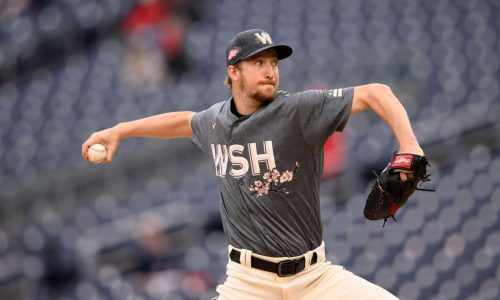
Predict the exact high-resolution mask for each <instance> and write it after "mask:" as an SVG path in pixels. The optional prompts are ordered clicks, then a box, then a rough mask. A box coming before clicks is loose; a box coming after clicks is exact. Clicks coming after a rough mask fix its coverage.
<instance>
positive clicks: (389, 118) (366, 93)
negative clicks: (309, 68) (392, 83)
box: [352, 84, 423, 155]
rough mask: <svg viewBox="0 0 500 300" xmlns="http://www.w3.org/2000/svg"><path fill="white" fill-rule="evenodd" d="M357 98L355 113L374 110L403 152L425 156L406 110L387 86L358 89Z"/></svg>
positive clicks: (378, 85) (375, 85) (354, 103)
mask: <svg viewBox="0 0 500 300" xmlns="http://www.w3.org/2000/svg"><path fill="white" fill-rule="evenodd" d="M355 98H356V101H354V102H353V108H352V112H353V113H357V112H360V111H363V110H365V109H371V110H373V111H374V112H375V113H376V114H377V115H378V116H379V117H380V118H381V119H383V120H384V121H385V122H386V123H387V125H388V126H389V128H390V129H391V130H392V132H393V133H394V136H395V137H396V140H397V141H398V143H399V147H400V148H399V150H400V151H401V152H409V153H413V154H419V155H421V154H423V151H422V149H421V148H420V146H419V143H418V141H417V138H416V137H415V134H414V133H413V129H412V127H411V124H410V119H409V117H408V114H407V113H406V110H405V108H404V107H403V105H402V104H401V102H400V101H399V100H398V99H397V97H396V96H395V95H394V94H393V92H392V91H391V89H390V88H389V87H388V86H387V85H384V84H369V85H364V86H359V87H356V89H355Z"/></svg>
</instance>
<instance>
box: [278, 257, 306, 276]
mask: <svg viewBox="0 0 500 300" xmlns="http://www.w3.org/2000/svg"><path fill="white" fill-rule="evenodd" d="M299 264H300V261H299V260H294V259H289V260H283V261H280V262H279V263H278V276H279V277H288V276H292V275H295V274H297V273H298V272H300V271H302V270H303V269H304V268H302V269H301V270H298V269H299V268H297V266H299Z"/></svg>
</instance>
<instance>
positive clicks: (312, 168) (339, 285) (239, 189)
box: [82, 29, 427, 300]
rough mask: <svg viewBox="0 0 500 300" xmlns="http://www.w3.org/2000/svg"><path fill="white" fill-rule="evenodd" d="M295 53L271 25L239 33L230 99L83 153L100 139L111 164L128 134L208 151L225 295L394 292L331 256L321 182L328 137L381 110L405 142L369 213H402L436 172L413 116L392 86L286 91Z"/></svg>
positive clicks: (113, 134) (232, 51) (138, 124)
mask: <svg viewBox="0 0 500 300" xmlns="http://www.w3.org/2000/svg"><path fill="white" fill-rule="evenodd" d="M291 54H292V48H290V47H289V46H287V45H283V44H275V43H274V42H273V40H272V38H271V36H270V35H269V34H268V33H267V32H265V31H263V30H259V29H253V30H247V31H243V32H240V33H238V34H237V35H236V36H235V37H234V38H233V39H232V40H231V41H230V42H229V45H228V46H227V50H226V64H227V77H226V80H225V83H226V84H227V85H228V87H229V89H230V90H231V94H232V97H231V98H230V99H228V100H226V101H222V102H219V103H217V104H214V105H213V106H212V107H210V108H208V109H206V110H204V111H201V112H197V113H195V112H189V111H183V112H172V113H165V114H160V115H155V116H152V117H149V118H145V119H139V120H135V121H130V122H124V123H119V124H117V125H116V126H114V127H112V128H108V129H105V130H102V131H99V132H95V133H93V134H92V135H91V136H90V138H89V139H88V140H87V141H85V142H84V143H83V145H82V156H83V158H85V159H88V149H89V147H90V146H92V145H93V144H96V143H101V144H103V145H105V146H106V148H107V150H108V154H107V157H106V159H105V162H111V161H112V159H113V156H114V154H115V152H116V150H117V148H118V145H119V143H120V142H121V141H122V140H124V139H127V138H130V137H151V138H167V139H172V138H191V139H192V141H193V142H194V144H196V145H197V146H198V147H199V148H201V150H203V152H205V153H206V155H207V158H208V159H209V160H210V161H211V162H213V172H214V175H215V176H216V177H217V183H218V186H219V189H220V211H221V218H222V223H223V227H224V231H225V234H226V236H227V239H228V242H229V246H228V264H227V279H226V281H225V282H224V283H223V284H221V285H219V286H218V287H217V292H218V297H217V298H216V299H220V300H235V299H238V300H247V299H248V300H255V299H265V300H278V299H280V300H281V299H290V300H291V299H301V300H302V299H314V300H321V299H328V300H332V299H338V300H340V299H353V300H354V299H355V300H365V299H366V300H368V299H380V300H388V299H396V297H395V296H393V295H392V294H390V293H389V292H387V291H386V290H384V289H383V288H381V287H379V286H377V285H375V284H372V283H370V282H368V281H366V280H364V279H362V278H360V277H358V276H356V275H354V274H352V273H351V272H349V271H347V270H345V269H344V268H343V267H341V266H339V265H335V264H334V263H332V262H330V261H328V260H327V259H326V257H325V246H324V245H325V244H324V242H323V236H322V225H321V221H320V204H319V190H320V180H321V175H322V166H323V145H324V143H325V141H326V140H327V138H328V137H329V136H330V135H331V134H332V133H334V132H336V131H342V130H343V129H344V127H345V126H346V124H347V121H348V119H349V117H350V116H352V115H355V114H357V113H359V112H361V111H364V110H367V109H371V110H373V111H374V112H375V113H376V114H377V115H378V116H379V117H380V118H381V119H382V120H384V121H385V122H386V123H387V125H388V126H389V127H390V128H391V130H392V132H393V133H394V136H395V138H396V139H397V141H398V143H399V151H398V152H397V153H395V154H394V156H393V158H392V159H391V162H390V163H389V165H388V167H387V168H386V169H385V170H384V172H382V174H380V176H379V177H378V179H377V181H376V183H375V185H374V187H373V191H372V193H370V196H369V197H368V200H367V203H366V207H365V211H364V213H365V216H366V217H367V218H370V219H387V218H388V217H393V216H394V214H395V213H396V211H397V209H398V208H399V207H401V206H402V205H404V203H405V202H406V199H408V197H409V196H410V195H411V193H412V192H413V191H414V190H415V188H416V184H417V183H418V182H419V181H425V180H426V179H427V177H426V175H425V166H426V164H427V161H426V160H425V157H424V154H423V151H422V149H421V148H420V146H419V144H418V141H417V139H416V138H415V135H414V134H413V131H412V128H411V125H410V121H409V118H408V115H407V113H406V111H405V109H404V108H403V106H402V105H401V103H400V102H399V101H398V99H397V98H396V97H395V95H394V94H393V93H392V92H391V89H390V88H389V87H388V86H386V85H383V84H367V85H362V86H356V87H348V88H338V89H332V90H308V91H303V92H299V93H291V92H286V91H283V90H279V89H278V87H279V83H280V76H279V68H278V62H279V61H280V60H282V59H285V58H287V57H289V56H290V55H291ZM377 176H378V175H377ZM405 184H408V186H406V185H405ZM393 186H397V187H398V188H393Z"/></svg>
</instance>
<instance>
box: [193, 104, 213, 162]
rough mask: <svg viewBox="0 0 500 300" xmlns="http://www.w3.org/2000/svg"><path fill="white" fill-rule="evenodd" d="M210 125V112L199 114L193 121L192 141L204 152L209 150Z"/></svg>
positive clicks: (205, 111)
mask: <svg viewBox="0 0 500 300" xmlns="http://www.w3.org/2000/svg"><path fill="white" fill-rule="evenodd" d="M209 123H210V120H209V112H208V110H204V111H201V112H197V113H196V114H195V115H194V116H193V118H192V119H191V128H192V129H193V136H192V138H191V141H192V142H193V143H194V144H195V145H196V146H198V147H199V148H200V149H201V150H203V151H204V152H206V150H207V148H208V132H209V128H210V124H209Z"/></svg>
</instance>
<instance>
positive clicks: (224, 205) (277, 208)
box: [192, 88, 354, 257]
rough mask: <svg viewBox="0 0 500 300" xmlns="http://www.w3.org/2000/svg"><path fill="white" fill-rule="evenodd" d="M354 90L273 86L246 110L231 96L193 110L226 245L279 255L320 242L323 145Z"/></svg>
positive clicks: (344, 116)
mask: <svg viewBox="0 0 500 300" xmlns="http://www.w3.org/2000/svg"><path fill="white" fill-rule="evenodd" d="M353 94H354V92H353V88H345V89H336V90H311V91H305V92H300V93H288V92H284V91H278V92H277V95H276V98H275V99H274V101H272V102H271V103H269V104H268V105H265V106H263V107H261V108H259V109H258V110H257V111H255V112H254V113H253V114H251V115H248V116H243V117H238V116H236V115H235V114H234V113H232V112H231V102H232V101H233V100H232V99H230V100H227V101H225V102H220V103H217V104H215V105H213V106H212V107H210V108H209V109H207V110H205V111H202V112H199V113H197V114H195V115H194V116H193V119H192V128H193V142H194V143H195V144H196V145H197V146H199V147H200V148H201V149H202V150H203V151H204V152H205V153H207V154H208V155H209V157H210V160H212V161H213V167H214V173H215V175H216V176H217V183H218V185H219V189H220V211H221V217H222V224H223V227H224V231H225V233H226V236H227V238H228V240H229V243H231V245H233V246H235V247H238V248H244V249H248V250H252V251H253V252H255V253H258V254H261V255H266V256H274V257H282V256H297V255H301V254H303V253H305V252H307V251H309V250H311V249H314V248H316V247H318V246H319V245H320V244H321V241H322V231H323V228H322V225H321V217H320V204H319V187H320V181H321V176H322V170H323V145H324V143H325V142H326V140H327V139H328V137H329V136H330V135H331V134H332V133H333V132H335V131H342V130H343V128H344V126H345V124H346V123H347V120H348V117H349V113H350V110H351V104H352V98H353Z"/></svg>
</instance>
